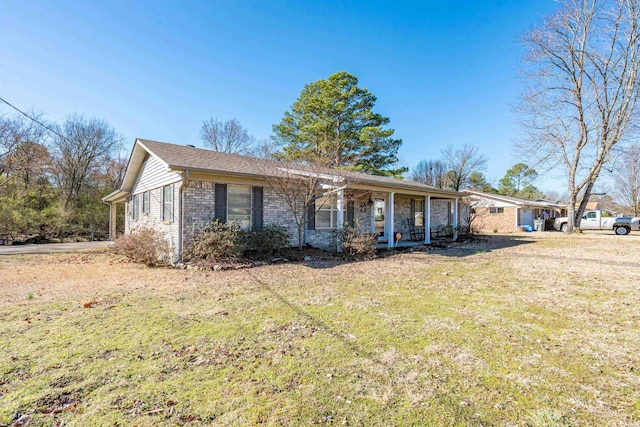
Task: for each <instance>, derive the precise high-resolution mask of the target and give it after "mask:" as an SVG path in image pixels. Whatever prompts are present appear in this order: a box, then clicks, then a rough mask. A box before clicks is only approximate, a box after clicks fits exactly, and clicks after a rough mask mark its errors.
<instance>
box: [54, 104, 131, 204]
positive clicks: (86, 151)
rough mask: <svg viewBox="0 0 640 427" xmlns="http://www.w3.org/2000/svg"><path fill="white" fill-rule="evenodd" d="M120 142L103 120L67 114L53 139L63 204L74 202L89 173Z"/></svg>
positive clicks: (120, 137) (115, 133)
mask: <svg viewBox="0 0 640 427" xmlns="http://www.w3.org/2000/svg"><path fill="white" fill-rule="evenodd" d="M121 143H122V136H120V134H118V133H117V132H116V130H115V129H114V128H112V127H111V126H110V125H109V124H108V123H107V122H105V121H104V120H98V119H86V118H84V116H82V115H72V116H69V117H68V118H67V119H66V120H65V122H64V123H63V124H62V126H60V127H58V130H57V135H55V137H54V139H53V147H52V148H53V157H54V167H55V170H56V179H57V181H58V186H59V189H60V191H61V192H62V197H63V200H64V207H65V208H67V207H69V205H71V204H72V203H74V202H75V201H76V200H77V199H78V196H79V195H80V191H81V190H82V188H83V186H84V185H85V184H86V181H87V179H88V178H89V176H90V175H91V174H92V173H93V172H95V170H96V169H97V168H99V167H100V166H101V165H102V163H103V161H104V160H106V159H107V158H108V157H109V156H110V155H111V154H112V153H113V151H114V150H116V149H117V148H119V146H120V144H121Z"/></svg>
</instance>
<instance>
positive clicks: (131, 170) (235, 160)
mask: <svg viewBox="0 0 640 427" xmlns="http://www.w3.org/2000/svg"><path fill="white" fill-rule="evenodd" d="M142 150H144V151H142ZM147 153H148V154H150V155H153V156H155V157H157V158H158V159H160V160H161V161H163V162H164V163H166V164H167V165H168V167H169V169H172V170H189V171H192V172H203V173H214V174H218V175H235V176H246V177H254V178H255V177H258V178H263V177H264V176H265V175H268V174H273V175H278V171H283V174H284V173H286V172H284V169H283V168H284V167H286V168H287V170H288V171H289V172H291V171H296V172H297V171H299V172H300V173H302V174H304V173H316V172H318V170H317V169H314V168H311V167H308V166H305V165H300V164H294V163H284V162H277V161H273V160H266V159H260V158H256V157H249V156H242V155H239V154H229V153H222V152H219V151H212V150H206V149H203V148H197V147H193V146H189V145H177V144H170V143H167V142H159V141H151V140H148V139H137V140H136V144H135V146H134V149H133V152H132V154H131V158H130V159H129V164H128V165H127V172H126V174H125V179H124V182H123V185H122V188H121V189H120V190H118V191H117V192H114V193H113V195H114V196H115V194H116V193H119V194H124V193H127V192H128V191H131V187H132V186H133V183H134V181H135V177H136V176H137V174H138V170H139V168H140V167H141V165H142V161H143V160H144V156H146V154H147ZM321 173H322V174H326V175H327V176H331V177H332V178H339V179H340V180H344V181H350V182H353V183H359V184H369V185H377V186H382V187H392V188H397V189H407V190H417V191H422V192H427V193H432V194H435V195H441V196H444V197H461V196H462V194H461V193H459V192H456V191H449V190H442V189H439V188H436V187H432V186H430V185H426V184H421V183H419V182H415V181H406V180H402V179H396V178H389V177H383V176H376V175H369V174H365V173H360V172H352V171H345V170H339V169H323V170H321ZM114 196H112V195H109V196H107V197H106V198H105V200H107V199H109V200H111V199H113V198H114Z"/></svg>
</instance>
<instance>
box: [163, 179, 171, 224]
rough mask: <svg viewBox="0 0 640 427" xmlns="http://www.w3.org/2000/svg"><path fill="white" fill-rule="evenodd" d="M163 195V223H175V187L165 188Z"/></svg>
mask: <svg viewBox="0 0 640 427" xmlns="http://www.w3.org/2000/svg"><path fill="white" fill-rule="evenodd" d="M162 193H163V198H162V200H163V203H162V221H164V222H173V185H167V186H165V187H164V188H163V189H162Z"/></svg>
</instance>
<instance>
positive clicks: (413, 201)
mask: <svg viewBox="0 0 640 427" xmlns="http://www.w3.org/2000/svg"><path fill="white" fill-rule="evenodd" d="M415 221H416V199H411V224H414V225H415ZM418 225H420V224H418Z"/></svg>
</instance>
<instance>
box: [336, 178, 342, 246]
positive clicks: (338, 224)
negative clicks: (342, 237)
mask: <svg viewBox="0 0 640 427" xmlns="http://www.w3.org/2000/svg"><path fill="white" fill-rule="evenodd" d="M336 196H337V197H336V209H337V211H338V218H337V221H336V228H337V229H338V230H342V227H344V190H343V189H340V190H338V192H337V193H336ZM336 249H337V250H338V252H342V242H338V247H337V248H336Z"/></svg>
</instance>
